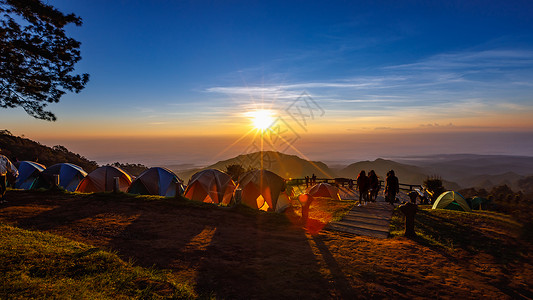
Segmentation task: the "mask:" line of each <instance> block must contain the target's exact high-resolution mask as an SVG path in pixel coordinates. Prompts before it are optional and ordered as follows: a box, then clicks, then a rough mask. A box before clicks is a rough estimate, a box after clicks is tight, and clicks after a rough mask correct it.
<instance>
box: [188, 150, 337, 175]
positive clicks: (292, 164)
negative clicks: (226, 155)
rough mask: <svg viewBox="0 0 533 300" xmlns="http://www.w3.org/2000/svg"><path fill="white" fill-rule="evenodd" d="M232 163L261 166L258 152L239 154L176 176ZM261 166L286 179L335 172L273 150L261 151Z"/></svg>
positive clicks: (318, 163) (254, 166) (323, 165)
mask: <svg viewBox="0 0 533 300" xmlns="http://www.w3.org/2000/svg"><path fill="white" fill-rule="evenodd" d="M232 164H240V165H242V166H243V167H244V168H248V167H253V168H257V169H259V168H260V167H261V160H260V152H254V153H250V154H245V155H239V156H237V157H234V158H230V159H227V160H223V161H219V162H217V163H215V164H213V165H210V166H207V167H205V168H202V169H192V170H187V171H182V172H178V176H179V177H180V178H181V179H183V180H184V181H185V182H187V181H188V180H189V178H190V177H191V176H192V175H193V174H194V173H196V172H198V171H200V170H205V169H219V170H223V171H224V170H226V166H229V165H232ZM263 168H264V169H266V170H269V171H272V172H274V173H276V174H278V175H279V176H281V177H283V178H287V179H288V178H303V177H305V176H311V175H312V174H315V175H316V176H317V177H318V178H334V177H335V174H334V173H333V172H332V171H331V170H330V169H329V167H328V166H327V165H326V164H324V163H322V162H316V161H308V160H305V159H302V158H300V157H298V156H296V155H288V154H283V153H280V152H275V151H264V152H263Z"/></svg>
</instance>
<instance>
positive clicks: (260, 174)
mask: <svg viewBox="0 0 533 300" xmlns="http://www.w3.org/2000/svg"><path fill="white" fill-rule="evenodd" d="M237 188H240V189H241V191H242V192H241V202H242V203H243V204H246V205H248V206H250V207H252V208H256V209H260V210H265V211H266V210H278V209H281V205H280V207H278V198H280V195H282V192H284V191H285V188H286V184H285V180H284V179H283V178H281V177H280V176H278V175H277V174H275V173H273V172H270V171H267V170H254V171H250V172H247V173H244V174H243V175H241V177H240V178H239V185H238V187H237ZM285 196H286V195H285ZM285 196H282V199H285ZM287 201H288V200H287ZM287 201H283V202H284V203H285V202H287ZM280 204H281V203H280ZM283 206H285V205H283Z"/></svg>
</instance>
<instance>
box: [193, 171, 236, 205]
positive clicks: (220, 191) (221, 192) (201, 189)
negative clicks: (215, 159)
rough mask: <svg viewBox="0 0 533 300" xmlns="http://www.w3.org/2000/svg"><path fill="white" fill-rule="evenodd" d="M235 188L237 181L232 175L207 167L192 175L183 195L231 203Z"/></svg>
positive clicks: (197, 199) (199, 199) (200, 199)
mask: <svg viewBox="0 0 533 300" xmlns="http://www.w3.org/2000/svg"><path fill="white" fill-rule="evenodd" d="M234 190H235V182H233V180H231V176H229V175H228V174H226V173H224V172H222V171H220V170H216V169H207V170H203V171H200V172H197V173H196V174H194V175H193V176H192V177H191V179H190V180H189V184H188V185H187V189H186V190H185V194H184V195H183V196H185V197H186V198H189V199H191V200H196V201H201V202H207V203H215V204H223V205H229V204H231V201H232V198H233V191H234Z"/></svg>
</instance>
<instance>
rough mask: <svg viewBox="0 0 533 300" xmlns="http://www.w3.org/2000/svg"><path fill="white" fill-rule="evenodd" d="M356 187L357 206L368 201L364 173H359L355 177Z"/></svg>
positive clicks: (367, 185)
mask: <svg viewBox="0 0 533 300" xmlns="http://www.w3.org/2000/svg"><path fill="white" fill-rule="evenodd" d="M357 187H358V188H359V204H360V205H361V204H363V201H364V204H366V202H367V201H368V187H369V182H368V177H367V176H366V173H365V171H361V172H360V173H359V175H358V176H357Z"/></svg>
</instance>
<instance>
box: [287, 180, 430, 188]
mask: <svg viewBox="0 0 533 300" xmlns="http://www.w3.org/2000/svg"><path fill="white" fill-rule="evenodd" d="M315 183H329V184H332V185H336V186H350V184H351V186H352V187H354V186H357V184H356V181H355V179H349V178H317V179H316V182H315ZM287 184H289V185H305V178H291V179H288V180H287ZM384 184H385V182H384V181H383V180H380V181H379V187H380V188H381V187H383V186H384ZM311 185H313V183H312V182H311V180H309V186H311ZM399 185H400V190H403V191H414V189H415V188H420V189H422V186H421V185H420V184H406V183H400V184H399Z"/></svg>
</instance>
